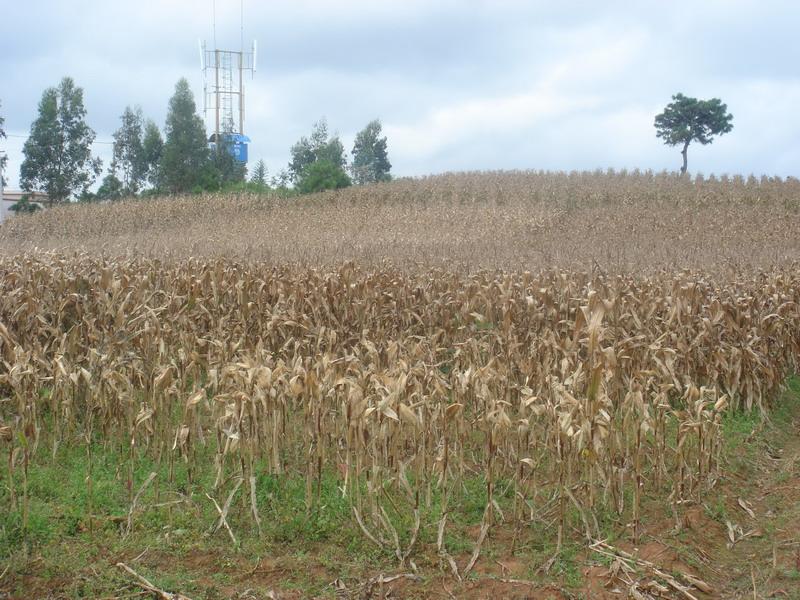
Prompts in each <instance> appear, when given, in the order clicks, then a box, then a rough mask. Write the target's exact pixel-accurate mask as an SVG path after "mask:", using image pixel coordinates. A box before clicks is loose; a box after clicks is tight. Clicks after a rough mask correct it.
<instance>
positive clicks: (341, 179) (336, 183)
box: [297, 159, 350, 194]
mask: <svg viewBox="0 0 800 600" xmlns="http://www.w3.org/2000/svg"><path fill="white" fill-rule="evenodd" d="M349 185H350V178H349V177H348V176H347V173H345V171H344V169H343V168H342V167H341V165H340V164H337V163H334V162H331V161H330V160H327V159H322V160H316V161H314V162H313V163H311V164H310V165H308V166H307V167H306V168H305V170H304V171H303V173H302V174H301V176H300V180H299V181H298V183H297V191H298V192H300V193H301V194H311V193H313V192H321V191H323V190H338V189H340V188H345V187H347V186H349Z"/></svg>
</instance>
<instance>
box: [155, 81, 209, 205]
mask: <svg viewBox="0 0 800 600" xmlns="http://www.w3.org/2000/svg"><path fill="white" fill-rule="evenodd" d="M164 133H165V136H166V141H165V142H164V149H163V152H162V154H161V160H160V162H159V171H160V172H159V182H160V184H161V185H160V186H159V187H161V188H162V189H163V190H164V191H166V192H170V193H173V194H175V193H182V192H188V191H191V190H192V189H194V188H196V187H203V183H204V177H205V176H206V174H207V171H208V163H209V152H208V144H207V142H206V132H205V127H204V126H203V121H202V119H200V117H199V116H198V115H197V109H196V106H195V103H194V96H193V95H192V91H191V90H190V89H189V82H188V81H186V79H181V80H180V81H178V83H177V85H176V86H175V94H174V95H173V96H172V98H170V101H169V111H168V113H167V121H166V124H165V126H164Z"/></svg>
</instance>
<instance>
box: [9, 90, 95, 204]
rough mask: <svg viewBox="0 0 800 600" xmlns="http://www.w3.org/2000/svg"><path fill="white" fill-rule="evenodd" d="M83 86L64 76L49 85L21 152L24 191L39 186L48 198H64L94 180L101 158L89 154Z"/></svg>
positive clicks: (89, 131)
mask: <svg viewBox="0 0 800 600" xmlns="http://www.w3.org/2000/svg"><path fill="white" fill-rule="evenodd" d="M85 117H86V109H85V108H84V105H83V90H82V89H81V88H79V87H77V86H76V85H75V82H74V81H73V80H72V79H71V78H69V77H64V79H62V80H61V83H60V84H59V86H58V87H57V88H48V89H46V90H45V91H44V93H43V94H42V99H41V100H40V102H39V113H38V116H37V118H36V120H35V121H34V122H33V124H32V125H31V133H30V136H29V137H28V139H27V141H26V142H25V145H24V146H23V148H22V153H23V155H24V156H25V158H24V160H23V162H22V166H21V168H20V184H21V186H22V189H23V190H25V191H29V192H30V191H34V190H41V191H44V192H46V193H47V195H48V196H49V198H50V202H56V203H57V202H66V201H68V200H69V199H70V198H71V197H73V196H75V195H76V194H80V193H81V192H83V191H85V190H86V189H88V188H89V186H91V184H92V183H94V180H95V178H96V177H97V175H99V174H100V169H101V166H102V162H101V160H100V159H99V158H93V157H92V154H91V146H92V142H94V138H95V134H94V131H93V130H92V129H91V128H90V127H89V126H88V125H87V124H86V121H85Z"/></svg>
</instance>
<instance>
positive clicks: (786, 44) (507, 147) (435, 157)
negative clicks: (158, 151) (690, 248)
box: [0, 0, 800, 185]
mask: <svg viewBox="0 0 800 600" xmlns="http://www.w3.org/2000/svg"><path fill="white" fill-rule="evenodd" d="M216 1H217V6H218V19H217V41H218V46H220V47H226V46H227V47H233V48H236V47H238V44H239V39H240V31H239V15H238V6H239V2H238V1H235V0H216ZM7 4H8V5H9V6H7V7H4V9H3V19H4V21H5V22H7V23H10V24H11V26H10V27H8V28H7V33H6V34H4V36H3V37H2V38H0V74H2V77H0V81H1V82H2V88H0V100H2V111H3V114H4V116H5V117H6V126H7V129H8V130H9V132H13V133H15V134H17V135H24V134H26V133H27V131H28V129H29V126H30V123H31V121H32V120H33V119H34V118H35V115H36V104H37V102H38V100H39V98H40V97H41V93H42V91H43V90H44V88H45V87H48V86H51V85H55V84H57V83H58V81H59V79H60V78H61V77H62V76H63V75H67V74H68V75H71V76H73V77H74V78H75V80H76V81H77V83H78V84H79V85H81V86H82V87H83V88H84V90H85V95H86V104H87V109H88V111H89V115H88V120H89V123H90V124H91V125H92V127H93V128H94V129H95V130H96V131H97V133H98V139H99V140H102V141H107V140H108V139H110V136H111V134H112V132H113V131H114V129H115V128H116V127H117V124H118V118H119V115H120V114H121V112H122V110H123V108H124V107H125V106H126V105H128V104H138V105H141V106H142V108H143V110H144V112H145V114H146V115H147V116H148V117H151V118H153V119H154V120H155V121H156V122H157V123H158V124H159V125H163V122H164V118H165V115H166V107H167V101H168V99H169V97H170V95H171V94H172V90H173V87H174V84H175V81H176V80H177V79H178V78H179V77H182V76H185V77H187V78H188V79H189V81H190V82H191V84H192V86H193V88H194V90H195V94H196V100H197V102H198V105H201V104H202V98H201V92H202V89H201V87H202V84H201V76H200V72H199V64H198V63H199V59H198V51H197V40H198V39H206V40H207V41H209V43H210V42H211V38H212V31H211V4H212V1H211V0H202V1H197V0H171V1H170V2H167V3H165V2H159V1H157V0H144V1H143V2H133V1H127V0H126V1H121V2H100V1H99V0H78V1H77V2H69V3H68V2H63V1H56V0H32V1H30V2H26V3H21V2H15V3H11V2H9V3H7ZM245 11H246V22H245V32H244V37H245V43H246V44H249V41H250V40H251V39H253V38H257V39H258V43H259V72H258V73H257V74H256V77H255V79H254V80H253V81H248V82H247V90H248V92H247V93H248V102H247V117H248V118H247V124H246V125H247V129H248V134H249V135H251V137H252V138H253V144H252V146H251V152H250V154H251V157H253V159H258V158H261V157H263V158H264V159H265V160H266V161H267V163H268V166H269V167H270V170H271V171H272V172H275V171H277V170H278V169H280V168H282V167H283V166H284V165H285V163H286V161H287V158H288V148H289V146H290V145H291V144H292V143H293V142H294V141H295V140H296V139H297V138H298V137H299V136H300V135H303V134H305V133H307V132H308V131H309V129H310V127H311V124H312V123H313V122H314V121H315V120H317V119H318V118H319V117H321V116H323V115H324V116H327V118H328V121H329V123H330V126H331V128H332V129H335V130H338V131H339V132H340V133H341V135H342V137H343V140H344V141H345V142H346V144H349V143H351V142H352V137H353V135H354V133H355V132H356V131H357V130H358V129H359V128H360V127H361V126H363V125H364V124H365V123H366V122H367V121H368V120H370V119H372V118H374V117H380V118H381V119H382V120H383V122H384V125H385V127H386V131H387V133H389V134H390V136H389V150H390V158H391V160H392V163H393V164H394V166H395V171H396V172H397V173H398V174H406V175H418V174H426V173H430V172H437V171H442V170H454V169H487V168H525V167H531V168H552V169H564V170H570V169H582V168H596V167H600V168H605V167H608V166H613V167H616V168H622V167H627V168H635V167H641V168H653V169H661V168H675V167H676V166H677V164H678V162H677V160H676V158H678V157H677V155H676V152H675V151H674V149H672V148H667V147H665V146H663V145H662V144H660V142H659V140H657V139H656V138H655V136H654V134H653V129H652V118H653V116H654V115H655V113H656V112H658V111H659V110H660V109H661V108H662V107H663V106H664V104H665V103H666V102H668V101H669V98H670V95H671V94H673V93H675V92H678V91H683V92H685V93H687V94H692V95H697V96H700V97H710V96H718V97H721V98H722V99H723V101H725V102H727V103H728V105H729V108H730V110H731V112H733V114H734V116H735V120H734V125H735V129H734V131H733V133H731V134H730V135H728V136H724V137H723V138H720V139H719V140H717V142H715V143H714V144H713V145H712V146H710V147H708V148H692V149H691V150H690V168H696V169H698V170H702V171H704V172H710V171H716V172H723V171H727V172H744V173H749V172H751V171H752V172H762V171H763V172H767V173H777V174H781V175H788V174H793V173H794V174H796V167H795V165H796V164H797V157H798V153H800V135H798V134H800V119H798V117H797V115H796V109H795V108H794V107H795V106H796V105H797V104H796V101H797V99H798V92H797V89H798V87H800V79H799V78H798V75H797V70H796V65H795V63H796V57H797V56H798V55H800V42H798V41H797V40H796V39H795V37H796V36H795V32H794V28H795V26H796V23H797V22H798V17H799V16H800V7H797V6H796V4H795V3H793V2H789V1H783V0H774V1H762V2H755V1H751V0H738V1H737V0H706V1H704V2H702V3H697V2H691V1H690V0H680V1H677V2H672V3H669V4H665V3H630V2H624V1H622V0H613V1H609V2H603V3H599V2H595V1H588V0H587V1H584V2H561V3H555V2H545V1H536V2H525V1H521V0H520V1H515V0H493V1H492V0H483V1H479V0H473V1H464V0H462V1H456V0H441V1H439V2H424V1H422V0H406V1H404V2H399V1H393V2H392V1H386V2H374V1H367V0H347V1H343V2H329V1H326V0H296V1H294V2H290V1H288V0H285V1H275V2H254V1H253V0H246V1H245ZM34 29H35V30H36V35H32V34H31V31H32V30H34ZM12 141H14V140H8V142H9V143H8V144H7V147H8V152H9V155H10V159H11V161H10V162H11V164H10V170H11V173H10V175H11V177H10V179H11V182H12V185H14V184H15V182H16V175H17V173H16V171H17V170H18V168H19V163H20V158H21V157H20V155H19V150H18V149H17V148H16V146H15V143H16V142H14V143H12ZM18 146H19V147H20V148H21V144H18ZM107 149H108V148H107V147H105V146H103V145H100V144H98V146H97V150H98V152H99V153H106V150H107Z"/></svg>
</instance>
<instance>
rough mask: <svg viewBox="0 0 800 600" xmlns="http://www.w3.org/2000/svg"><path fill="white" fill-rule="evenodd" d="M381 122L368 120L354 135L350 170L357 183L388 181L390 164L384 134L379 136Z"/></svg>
mask: <svg viewBox="0 0 800 600" xmlns="http://www.w3.org/2000/svg"><path fill="white" fill-rule="evenodd" d="M381 131H382V127H381V122H380V121H379V120H378V119H375V120H374V121H370V122H369V123H368V124H367V126H366V127H364V129H362V130H361V131H359V132H358V134H357V135H356V140H355V143H354V144H353V164H352V166H351V167H350V171H351V172H352V173H353V181H354V182H355V183H357V184H364V183H375V182H377V181H389V180H390V179H391V178H392V176H391V175H390V174H389V172H390V171H391V169H392V164H391V163H390V162H389V155H388V153H387V151H386V136H383V137H381Z"/></svg>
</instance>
